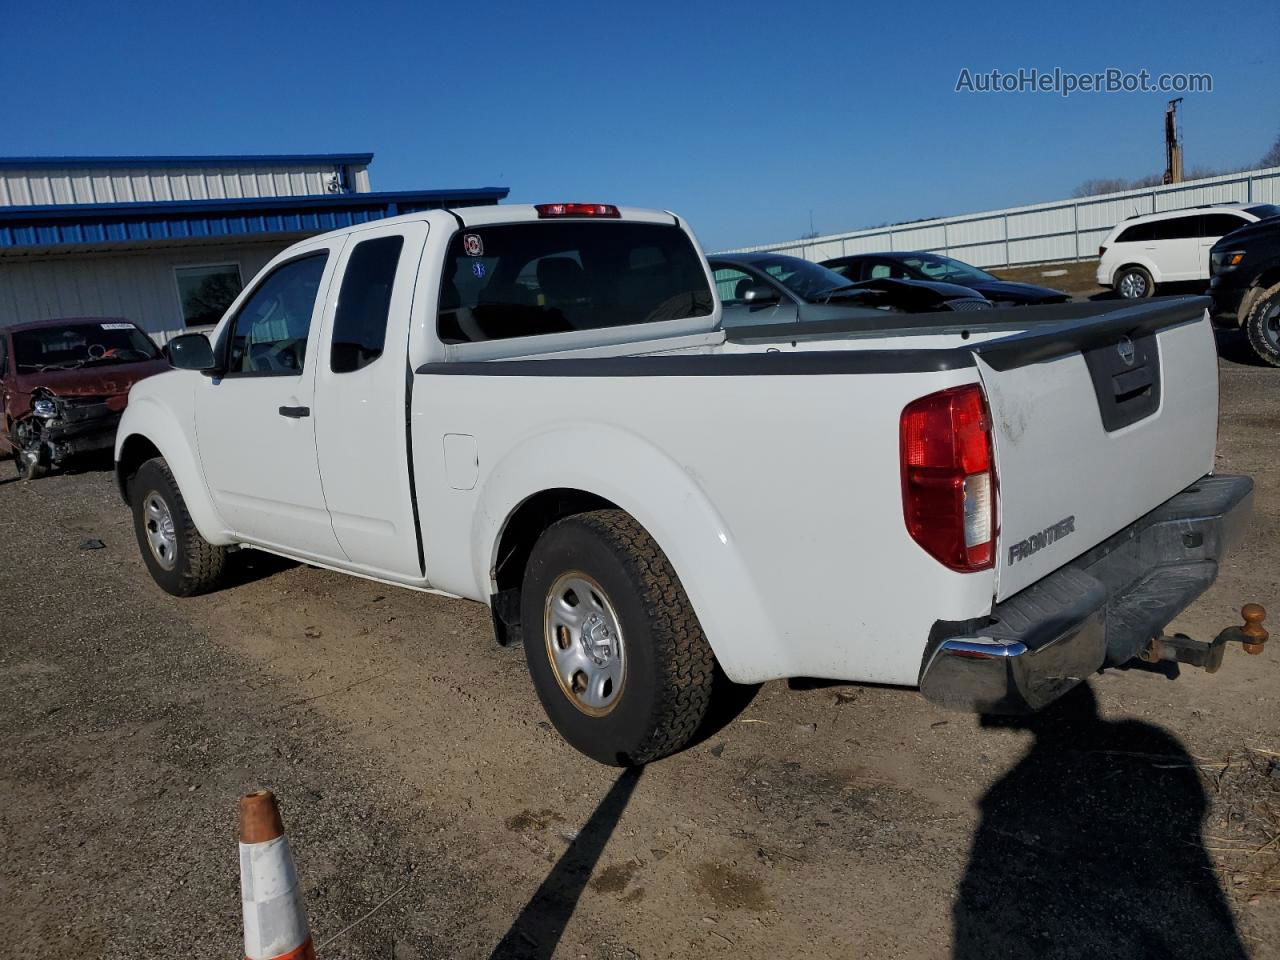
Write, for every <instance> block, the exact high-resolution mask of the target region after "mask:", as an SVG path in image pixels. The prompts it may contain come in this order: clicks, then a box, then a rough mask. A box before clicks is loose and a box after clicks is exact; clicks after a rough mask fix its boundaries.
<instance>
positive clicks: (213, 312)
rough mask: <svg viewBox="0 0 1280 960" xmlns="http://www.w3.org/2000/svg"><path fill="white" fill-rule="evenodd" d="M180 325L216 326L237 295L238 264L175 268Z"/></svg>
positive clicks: (238, 282)
mask: <svg viewBox="0 0 1280 960" xmlns="http://www.w3.org/2000/svg"><path fill="white" fill-rule="evenodd" d="M173 272H174V274H175V275H176V276H177V278H178V300H179V302H181V304H182V322H183V323H184V324H186V325H187V326H188V327H201V326H209V325H212V324H215V323H217V322H218V321H219V320H221V319H222V315H223V314H224V313H226V311H227V307H229V306H231V301H233V300H234V299H235V298H236V297H237V296H239V295H240V290H241V288H242V284H241V282H240V264H238V263H215V264H208V265H204V266H198V267H174V268H173Z"/></svg>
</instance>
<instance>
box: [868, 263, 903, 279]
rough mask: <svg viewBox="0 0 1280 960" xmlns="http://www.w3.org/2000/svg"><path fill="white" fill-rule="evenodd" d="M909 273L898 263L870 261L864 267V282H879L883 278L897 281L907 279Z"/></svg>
mask: <svg viewBox="0 0 1280 960" xmlns="http://www.w3.org/2000/svg"><path fill="white" fill-rule="evenodd" d="M906 275H907V271H905V270H903V269H902V267H900V266H898V265H897V264H896V263H890V262H889V261H888V260H868V261H867V262H866V264H865V267H864V272H863V279H864V280H879V279H881V278H883V277H892V278H894V279H895V280H901V279H903V278H904V277H906Z"/></svg>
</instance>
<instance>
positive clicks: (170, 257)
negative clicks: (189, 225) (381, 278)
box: [0, 241, 289, 343]
mask: <svg viewBox="0 0 1280 960" xmlns="http://www.w3.org/2000/svg"><path fill="white" fill-rule="evenodd" d="M288 244H289V242H288V241H280V242H275V243H257V244H251V245H241V246H228V245H222V244H210V245H208V246H205V247H200V248H194V249H193V248H190V247H187V248H185V249H181V250H157V251H148V252H145V253H135V254H127V255H122V256H83V255H82V256H77V257H74V258H57V259H30V260H15V261H11V262H5V263H4V264H2V265H0V326H3V325H5V324H9V323H17V322H19V321H23V320H43V319H46V318H49V317H76V316H81V317H83V316H89V317H95V316H96V317H124V318H126V319H128V320H132V321H133V322H134V323H137V324H138V325H139V326H141V327H142V328H143V329H144V330H146V331H147V332H148V333H150V334H151V335H152V336H153V337H154V338H155V339H156V340H157V341H158V342H160V343H163V342H164V341H165V340H167V339H168V338H169V337H170V336H172V335H174V334H176V333H180V332H182V329H183V328H182V306H181V304H180V303H179V301H178V284H177V280H176V278H175V276H174V272H173V269H174V267H179V266H196V265H200V264H219V263H238V264H239V265H240V279H241V281H242V282H243V283H245V284H246V285H247V284H248V283H249V282H250V281H251V280H252V279H253V277H254V275H255V274H256V273H257V272H258V271H259V270H261V269H262V268H263V267H264V266H265V265H266V263H267V261H268V260H270V259H271V258H272V257H274V256H275V255H276V254H277V253H279V252H280V251H281V250H283V249H284V248H285V247H286V246H288Z"/></svg>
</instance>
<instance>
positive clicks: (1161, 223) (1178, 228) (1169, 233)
mask: <svg viewBox="0 0 1280 960" xmlns="http://www.w3.org/2000/svg"><path fill="white" fill-rule="evenodd" d="M1154 226H1155V228H1156V239H1157V240H1189V239H1191V238H1192V237H1198V236H1200V218H1199V217H1198V216H1195V217H1170V218H1169V219H1168V220H1157V221H1156V222H1155V224H1154Z"/></svg>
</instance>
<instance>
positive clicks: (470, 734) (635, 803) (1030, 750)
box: [0, 337, 1280, 960]
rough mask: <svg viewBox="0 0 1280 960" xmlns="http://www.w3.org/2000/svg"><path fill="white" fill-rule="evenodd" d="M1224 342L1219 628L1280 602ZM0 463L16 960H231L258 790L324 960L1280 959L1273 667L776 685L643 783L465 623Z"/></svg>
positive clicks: (1252, 390)
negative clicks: (969, 705)
mask: <svg viewBox="0 0 1280 960" xmlns="http://www.w3.org/2000/svg"><path fill="white" fill-rule="evenodd" d="M1223 355H1224V357H1225V358H1226V359H1224V361H1223V368H1222V369H1223V419H1222V429H1221V436H1220V469H1222V470H1224V471H1235V472H1245V473H1250V474H1253V475H1254V476H1255V478H1256V479H1257V482H1258V491H1257V498H1256V522H1255V524H1254V526H1253V529H1252V530H1251V532H1250V534H1249V535H1248V538H1247V540H1246V542H1245V544H1244V545H1243V547H1242V548H1241V549H1240V550H1239V551H1238V552H1237V553H1236V554H1235V556H1234V557H1233V558H1232V559H1231V560H1230V562H1229V563H1228V564H1227V565H1226V566H1225V568H1224V570H1223V571H1222V575H1221V577H1220V579H1219V581H1218V583H1217V584H1216V585H1215V586H1214V587H1213V588H1212V589H1211V590H1210V591H1209V592H1208V593H1207V594H1206V595H1205V596H1204V597H1203V598H1202V599H1201V600H1200V601H1199V602H1198V603H1197V604H1195V605H1194V606H1193V607H1192V608H1191V609H1190V610H1188V611H1187V612H1186V613H1185V614H1184V616H1183V617H1182V618H1180V620H1179V621H1178V622H1177V623H1175V624H1174V625H1173V629H1177V630H1182V631H1184V632H1187V633H1189V634H1191V635H1193V636H1199V637H1210V636H1212V635H1213V634H1215V633H1216V632H1217V631H1218V630H1219V629H1221V628H1222V627H1223V626H1225V625H1227V624H1228V623H1231V622H1235V621H1236V611H1237V610H1238V608H1239V606H1240V604H1241V603H1242V602H1243V601H1246V600H1257V601H1259V602H1262V603H1264V604H1267V605H1268V606H1272V605H1273V603H1274V601H1275V599H1276V596H1277V584H1278V582H1280V581H1278V575H1277V555H1278V553H1280V550H1278V549H1277V548H1278V546H1280V539H1278V535H1280V529H1278V528H1280V468H1278V467H1277V465H1276V463H1275V460H1274V458H1275V454H1276V452H1277V442H1278V440H1280V429H1278V428H1280V399H1278V397H1280V393H1278V387H1280V370H1273V369H1269V368H1262V367H1258V366H1253V365H1250V364H1248V362H1247V358H1246V355H1245V351H1244V350H1243V348H1242V347H1241V345H1240V343H1239V342H1238V338H1235V337H1229V338H1226V339H1225V340H1224V342H1223ZM10 477H12V466H10V465H8V464H0V478H3V479H0V545H2V546H3V553H2V559H0V616H2V619H0V623H3V626H2V627H0V636H2V637H3V644H2V645H0V724H2V725H0V791H2V792H0V798H2V799H3V803H2V804H0V838H2V839H3V844H4V851H5V856H4V858H3V860H2V861H0V889H2V890H4V891H5V896H4V897H3V899H2V902H0V931H3V935H0V955H3V956H13V957H15V958H16V957H23V958H28V957H67V956H84V957H98V956H102V957H139V956H144V955H148V954H150V955H162V954H165V955H178V954H179V953H183V954H186V955H193V956H208V957H216V956H221V957H226V958H233V957H236V956H238V955H240V954H239V951H240V950H241V942H240V919H239V903H238V899H237V883H238V874H237V857H236V847H235V837H236V815H237V814H236V809H237V806H236V805H237V796H238V795H239V794H240V793H242V792H244V791H246V790H249V789H254V788H257V787H270V788H271V789H273V790H275V791H276V793H277V794H278V796H279V797H280V798H281V802H282V806H283V809H284V816H285V823H286V826H287V828H288V830H289V835H290V840H291V842H292V844H293V847H294V852H295V857H296V860H297V863H298V869H299V873H300V875H301V878H302V883H303V887H304V890H305V897H306V904H307V909H308V911H309V914H310V917H311V926H312V931H313V933H314V935H315V939H316V942H317V944H319V945H320V947H321V949H320V956H321V957H323V958H330V957H369V958H401V960H403V958H412V957H420V958H425V957H488V956H491V955H492V956H499V957H551V956H555V957H566V958H572V957H582V958H610V957H619V958H627V957H645V958H658V957H692V956H707V955H721V956H725V957H746V958H753V957H759V958H766V957H768V958H772V957H829V956H842V957H846V956H847V957H856V956H867V957H903V958H934V957H958V958H965V960H971V958H973V960H976V958H979V957H983V958H989V957H990V958H994V957H1022V956H1028V955H1031V954H1034V955H1036V956H1037V958H1051V957H1097V956H1108V957H1195V958H1197V960H1204V958H1211V957H1241V956H1250V957H1255V958H1269V957H1280V891H1278V889H1277V883H1276V879H1277V877H1280V843H1277V842H1271V844H1270V846H1269V847H1267V846H1266V845H1267V843H1268V842H1269V841H1271V840H1273V838H1275V837H1276V836H1277V835H1278V833H1280V822H1278V821H1277V820H1275V819H1274V817H1275V816H1276V809H1277V807H1276V804H1277V798H1278V797H1280V778H1277V776H1272V771H1273V770H1275V767H1274V763H1273V761H1274V759H1275V758H1276V755H1277V754H1280V709H1277V707H1278V704H1280V686H1278V685H1277V681H1278V680H1280V652H1278V651H1273V650H1268V651H1267V652H1266V653H1264V654H1263V655H1262V656H1260V657H1248V656H1245V655H1244V654H1243V653H1242V652H1241V651H1240V650H1238V649H1232V650H1230V651H1228V654H1227V659H1226V662H1225V664H1224V666H1223V668H1222V670H1221V672H1220V673H1218V674H1217V675H1215V676H1206V675H1204V674H1202V673H1199V672H1193V671H1188V672H1184V673H1183V674H1182V676H1181V677H1180V678H1179V679H1178V680H1176V681H1174V682H1171V681H1170V680H1168V679H1167V678H1165V677H1162V676H1159V675H1157V674H1154V673H1150V672H1147V671H1142V670H1124V671H1109V672H1107V673H1104V674H1102V675H1099V676H1098V677H1096V678H1095V679H1093V680H1092V681H1091V682H1090V684H1089V685H1088V687H1087V688H1084V689H1083V690H1082V691H1081V693H1080V694H1079V695H1078V696H1074V697H1071V698H1069V699H1068V700H1067V701H1065V702H1064V703H1063V704H1062V705H1061V706H1060V707H1059V708H1058V709H1056V710H1054V711H1052V712H1050V713H1047V714H1045V715H1042V716H1041V717H1038V718H1035V719H1033V720H1031V721H1025V722H1022V723H1017V724H1012V723H1003V724H996V723H991V722H986V723H984V722H983V721H981V720H980V719H978V718H975V717H970V716H967V715H960V714H950V713H945V712H942V711H940V710H937V709H935V708H933V707H932V706H930V705H929V704H927V703H925V702H924V701H923V700H922V699H921V698H920V697H919V696H918V694H916V693H914V692H912V691H907V690H900V689H895V688H885V687H869V686H853V685H831V684H825V683H816V682H815V683H804V682H793V683H790V684H787V683H773V684H767V685H765V686H764V687H762V688H760V689H759V690H758V691H755V692H754V696H751V695H750V694H751V691H745V692H744V695H743V696H742V697H741V698H739V702H736V703H733V704H729V705H727V707H726V709H725V710H724V711H723V713H722V715H721V716H720V717H719V718H718V723H717V725H716V726H715V727H713V728H711V729H709V730H708V735H707V736H706V737H705V738H704V739H703V740H702V741H701V742H700V743H698V744H697V745H696V746H694V747H692V748H691V749H689V750H687V751H686V752H684V753H682V754H680V755H678V756H676V757H672V758H670V759H668V760H665V761H663V762H661V763H658V764H654V765H652V766H651V767H649V768H648V769H646V770H645V771H644V772H643V773H641V774H639V775H637V774H629V775H619V772H618V771H616V770H612V769H606V768H604V767H599V766H596V765H594V764H592V763H590V762H589V761H586V760H585V759H583V758H581V757H580V756H578V755H577V754H576V753H574V752H573V751H572V750H570V749H569V748H567V747H566V746H564V745H563V744H562V743H561V741H560V740H559V739H558V738H557V737H556V735H555V734H554V733H553V732H552V731H551V730H550V729H549V727H548V725H547V724H546V723H545V721H544V720H543V717H542V714H541V712H540V710H539V707H538V705H537V702H536V699H535V697H534V695H533V692H532V689H531V687H530V685H529V683H528V680H527V676H526V674H525V666H524V663H523V660H522V654H521V653H520V652H519V651H518V650H505V649H500V648H498V647H496V646H495V645H494V644H493V642H492V637H491V631H490V627H489V620H488V615H487V612H486V611H485V610H484V609H482V608H481V607H479V606H477V605H474V604H468V603H465V602H462V601H450V600H445V599H442V598H437V597H433V596H426V595H418V594H413V593H409V592H406V591H398V590H394V589H391V588H387V587H382V586H379V585H377V584H373V583H368V582H365V581H361V580H357V579H353V578H348V577H343V576H340V575H337V574H333V573H329V572H325V571H321V570H316V569H313V568H309V567H306V566H300V565H289V564H285V563H283V562H276V561H274V560H271V559H270V558H264V557H256V558H255V559H254V560H253V562H252V563H245V564H243V565H242V569H241V580H242V581H243V582H241V583H240V584H238V585H237V586H235V587H233V588H230V589H228V590H225V591H222V592H220V593H218V594H215V595H212V596H208V597H202V598H198V599H194V600H186V601H179V600H175V599H173V598H171V597H168V596H167V595H165V594H163V593H161V592H160V591H159V590H158V589H157V588H156V587H154V586H153V585H152V583H151V582H150V580H149V578H148V577H147V575H146V572H145V569H144V568H143V566H142V563H141V561H140V559H139V557H138V554H137V548H136V545H135V544H134V542H133V538H132V533H131V529H130V524H129V516H128V513H127V512H126V511H125V509H124V508H123V507H122V506H121V505H120V503H119V502H118V500H117V499H116V497H115V494H114V491H113V488H112V482H111V478H110V475H109V473H107V472H105V471H102V470H97V469H86V470H85V471H84V472H81V473H78V474H66V475H60V476H54V477H50V478H46V479H43V480H40V481H37V482H35V483H30V484H26V483H18V482H15V481H12V480H10V479H9V478H10ZM92 538H96V539H100V540H101V541H102V542H103V543H104V545H105V546H104V547H103V548H102V549H82V543H83V542H84V541H85V540H88V539H92ZM249 556H252V555H249ZM730 708H731V709H730ZM1268 817H1272V818H1273V819H1270V820H1269V819H1268ZM1260 848H1261V849H1260ZM375 908H376V909H375ZM370 911H374V912H373V913H372V914H371V915H369V914H370ZM352 924H355V925H354V926H351V925H352ZM348 927H350V929H347V928H348ZM330 941H331V942H330Z"/></svg>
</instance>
